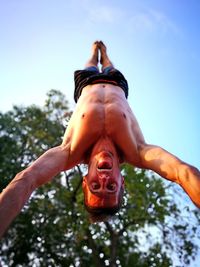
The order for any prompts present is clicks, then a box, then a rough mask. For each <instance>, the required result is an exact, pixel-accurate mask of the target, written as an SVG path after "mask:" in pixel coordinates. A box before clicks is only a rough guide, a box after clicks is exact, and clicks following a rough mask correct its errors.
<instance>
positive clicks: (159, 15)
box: [129, 8, 182, 35]
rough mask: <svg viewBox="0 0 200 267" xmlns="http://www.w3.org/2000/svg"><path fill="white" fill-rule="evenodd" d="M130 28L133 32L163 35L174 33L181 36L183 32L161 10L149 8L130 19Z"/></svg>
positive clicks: (136, 13)
mask: <svg viewBox="0 0 200 267" xmlns="http://www.w3.org/2000/svg"><path fill="white" fill-rule="evenodd" d="M129 27H131V28H132V30H133V31H140V32H141V31H142V32H147V33H153V32H160V33H162V34H167V33H169V32H170V33H173V34H175V35H181V34H182V33H181V30H180V29H179V28H178V26H177V25H176V23H175V22H174V21H173V20H172V19H171V18H170V17H168V16H167V15H166V14H165V13H163V12H162V11H160V10H156V9H152V8H147V9H145V10H143V11H138V12H135V14H133V15H132V16H131V17H130V19H129Z"/></svg>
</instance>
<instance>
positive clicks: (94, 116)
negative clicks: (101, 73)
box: [66, 83, 143, 165]
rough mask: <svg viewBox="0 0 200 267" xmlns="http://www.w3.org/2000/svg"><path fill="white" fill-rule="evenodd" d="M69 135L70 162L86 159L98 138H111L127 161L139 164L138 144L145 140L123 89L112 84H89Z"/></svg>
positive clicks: (72, 121)
mask: <svg viewBox="0 0 200 267" xmlns="http://www.w3.org/2000/svg"><path fill="white" fill-rule="evenodd" d="M66 134H67V136H68V140H69V142H70V151H71V152H70V156H71V158H70V161H72V162H73V163H75V162H76V161H77V162H76V164H77V163H80V161H83V162H84V161H85V157H86V154H87V152H88V151H89V150H91V148H92V146H93V145H94V144H95V143H96V142H97V140H98V139H99V138H100V137H102V136H105V137H109V138H110V139H111V140H112V142H113V143H114V144H115V146H116V148H117V149H118V151H120V153H121V156H122V157H123V158H124V161H126V162H129V163H132V164H135V165H137V161H138V154H137V151H138V150H137V145H138V143H139V142H143V136H142V133H141V131H140V128H139V125H138V123H137V121H136V118H135V116H134V114H133V113H132V111H131V109H130V106H129V104H128V102H127V100H126V98H125V94H124V92H123V90H122V89H121V88H120V87H118V86H114V85H111V84H107V83H105V84H103V83H102V84H94V85H88V86H86V87H85V88H84V89H83V91H82V94H81V96H80V98H79V100H78V103H77V106H76V109H75V111H74V113H73V115H72V117H71V119H70V122H69V125H68V128H67V133H66Z"/></svg>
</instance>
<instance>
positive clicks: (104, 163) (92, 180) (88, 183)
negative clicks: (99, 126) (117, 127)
mask: <svg viewBox="0 0 200 267" xmlns="http://www.w3.org/2000/svg"><path fill="white" fill-rule="evenodd" d="M119 167H120V161H119V158H118V155H117V152H116V149H115V147H114V145H113V144H112V142H110V139H108V138H100V140H99V141H98V142H97V143H96V145H95V146H94V148H93V150H92V153H91V156H90V161H89V164H88V174H87V176H85V177H84V179H83V191H84V193H85V196H86V197H85V204H86V205H88V206H90V207H93V208H97V207H115V206H117V204H118V197H119V192H120V189H121V187H124V178H123V177H122V175H121V173H120V168H119Z"/></svg>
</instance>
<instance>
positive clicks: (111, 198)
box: [0, 42, 200, 236]
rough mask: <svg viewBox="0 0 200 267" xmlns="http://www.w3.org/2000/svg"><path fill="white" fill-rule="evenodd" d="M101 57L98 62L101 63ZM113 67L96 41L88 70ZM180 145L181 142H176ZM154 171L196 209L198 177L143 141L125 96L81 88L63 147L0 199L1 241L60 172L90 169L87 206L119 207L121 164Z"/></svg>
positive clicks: (102, 87) (107, 88)
mask: <svg viewBox="0 0 200 267" xmlns="http://www.w3.org/2000/svg"><path fill="white" fill-rule="evenodd" d="M99 56H100V58H99ZM99 63H101V64H102V68H105V67H107V66H112V62H111V61H110V59H109V57H108V55H107V50H106V46H105V45H104V44H103V42H95V43H94V44H93V46H92V54H91V57H90V59H89V61H88V62H87V64H86V67H91V66H98V64H99ZM177 141H180V140H177ZM123 162H126V163H129V164H131V165H133V166H134V167H138V168H143V169H149V170H153V171H154V172H156V173H157V174H159V175H160V176H162V177H163V178H165V179H168V180H170V181H172V182H176V183H177V184H179V185H180V186H181V187H182V188H183V189H184V190H185V192H186V193H187V194H188V195H189V197H190V198H191V200H192V201H193V202H194V203H195V205H196V206H197V207H200V172H199V170H198V169H197V168H195V167H193V166H191V165H189V164H187V163H185V162H183V161H182V160H180V159H178V158H177V157H176V156H174V155H172V154H171V153H169V152H168V151H166V150H164V149H163V148H161V147H159V146H155V145H150V144H147V143H146V142H145V139H144V137H143V134H142V132H141V129H140V127H139V124H138V122H137V119H136V117H135V116H134V114H133V112H132V110H131V108H130V106H129V104H128V102H127V99H126V97H125V94H124V91H123V90H122V89H121V88H120V87H119V86H116V85H113V84H109V83H100V84H91V85H87V86H86V87H84V88H83V91H82V93H81V96H80V98H79V99H78V102H77V105H76V108H75V110H74V112H73V115H72V117H71V119H70V121H69V124H68V127H67V129H66V132H65V134H64V138H63V142H62V144H61V145H59V146H57V147H54V148H51V149H49V150H48V151H46V152H45V153H44V154H43V155H42V156H40V157H39V158H38V159H37V160H36V161H35V162H33V163H32V164H31V165H30V166H29V167H28V168H26V169H25V170H23V171H22V172H20V173H18V174H17V175H16V176H15V178H14V179H13V180H12V181H11V182H10V183H9V185H8V186H7V187H6V188H5V189H4V190H3V192H2V193H1V195H0V222H1V223H0V236H1V235H2V234H3V233H4V232H5V230H6V229H7V227H8V226H9V224H10V223H11V222H12V220H13V219H14V218H15V217H16V216H17V214H18V213H19V212H20V211H21V209H22V208H23V206H24V204H25V203H26V201H27V200H28V199H29V197H30V195H31V193H32V192H33V191H34V190H35V189H36V188H38V187H39V186H41V185H43V184H45V183H47V182H50V181H51V180H52V178H53V177H54V176H55V175H57V174H58V173H60V172H61V171H64V170H69V169H71V168H73V167H74V166H76V165H77V164H80V163H85V164H88V175H87V176H86V177H85V178H84V179H83V192H84V193H85V201H86V204H88V205H89V206H92V207H97V208H98V207H105V208H106V207H112V206H115V205H116V204H117V199H118V196H119V192H120V188H121V187H124V180H123V177H122V176H121V174H120V168H119V167H120V163H123Z"/></svg>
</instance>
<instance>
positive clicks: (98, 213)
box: [84, 186, 124, 223]
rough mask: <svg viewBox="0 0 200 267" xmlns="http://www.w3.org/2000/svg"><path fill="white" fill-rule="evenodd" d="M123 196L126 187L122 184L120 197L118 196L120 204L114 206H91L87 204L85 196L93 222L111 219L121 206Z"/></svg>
mask: <svg viewBox="0 0 200 267" xmlns="http://www.w3.org/2000/svg"><path fill="white" fill-rule="evenodd" d="M123 196H124V187H123V186H121V189H120V192H119V197H118V204H117V205H116V206H113V207H100V208H97V207H95V208H94V207H91V206H89V205H87V204H86V201H85V198H84V205H85V208H86V210H87V212H88V213H89V219H90V222H91V223H95V222H106V221H109V220H110V219H111V218H112V217H113V216H114V215H115V214H116V213H117V212H118V211H119V210H120V208H121V206H122V203H123Z"/></svg>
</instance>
